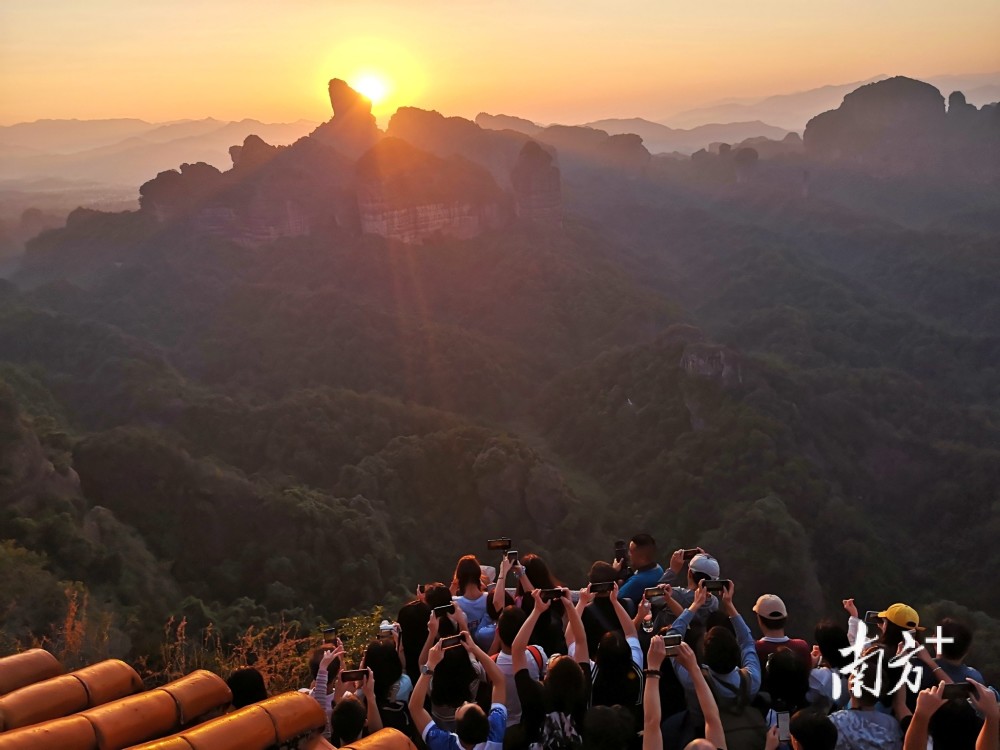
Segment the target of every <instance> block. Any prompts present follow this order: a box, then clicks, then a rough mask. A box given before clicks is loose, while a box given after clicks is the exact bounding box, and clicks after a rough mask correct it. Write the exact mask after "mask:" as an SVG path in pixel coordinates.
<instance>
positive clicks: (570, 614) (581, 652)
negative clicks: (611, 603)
mask: <svg viewBox="0 0 1000 750" xmlns="http://www.w3.org/2000/svg"><path fill="white" fill-rule="evenodd" d="M562 592H563V593H562V603H563V611H564V612H565V613H566V617H567V619H568V620H569V628H570V629H571V630H572V631H573V640H574V641H575V642H576V649H575V651H574V652H573V653H574V656H573V659H574V660H575V661H576V662H577V663H580V664H586V665H587V668H588V669H589V668H590V648H589V647H588V645H587V631H586V630H584V627H583V619H582V618H581V617H580V613H579V612H577V611H576V607H574V606H573V600H572V599H571V598H570V595H569V589H563V590H562ZM612 598H614V595H612ZM535 606H536V607H537V606H538V602H535Z"/></svg>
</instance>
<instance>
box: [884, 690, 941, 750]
mask: <svg viewBox="0 0 1000 750" xmlns="http://www.w3.org/2000/svg"><path fill="white" fill-rule="evenodd" d="M943 690H944V683H943V682H939V683H938V684H937V685H935V686H934V687H930V688H927V689H926V690H921V691H920V693H919V694H918V695H917V707H916V709H915V710H914V711H913V718H912V719H910V726H908V727H907V728H906V737H904V738H903V750H927V738H928V737H929V736H930V724H931V717H932V716H933V715H934V712H935V711H937V710H938V709H939V708H941V706H943V705H944V704H945V703H946V701H945V699H944V698H943V697H942V696H941V693H942V691H943ZM902 692H903V691H902V690H897V691H896V693H897V694H899V693H902Z"/></svg>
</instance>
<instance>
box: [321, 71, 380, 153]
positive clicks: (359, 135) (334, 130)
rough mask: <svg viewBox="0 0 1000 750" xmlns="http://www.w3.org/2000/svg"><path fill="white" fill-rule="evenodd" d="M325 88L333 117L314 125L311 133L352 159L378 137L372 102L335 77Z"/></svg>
mask: <svg viewBox="0 0 1000 750" xmlns="http://www.w3.org/2000/svg"><path fill="white" fill-rule="evenodd" d="M329 92H330V106H331V107H333V118H332V119H330V120H328V121H327V122H325V123H323V124H322V125H320V126H319V127H318V128H316V130H314V131H313V132H312V134H311V137H313V138H315V139H317V140H318V141H320V142H321V143H324V144H326V145H328V146H331V147H332V148H334V149H336V150H337V151H338V152H340V153H341V154H343V155H344V156H347V157H349V158H353V159H356V158H358V157H360V156H361V155H362V154H363V153H365V152H366V151H367V150H368V149H370V148H371V147H372V146H374V145H375V144H376V143H377V142H378V140H379V138H381V137H382V131H380V130H379V129H378V126H377V125H376V124H375V117H374V115H372V103H371V102H370V101H368V99H366V98H365V97H364V96H362V95H361V94H359V93H358V92H357V91H355V90H354V89H352V88H351V87H350V86H349V85H348V84H347V83H346V82H345V81H342V80H341V79H339V78H334V79H333V80H331V81H330V85H329Z"/></svg>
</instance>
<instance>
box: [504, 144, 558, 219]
mask: <svg viewBox="0 0 1000 750" xmlns="http://www.w3.org/2000/svg"><path fill="white" fill-rule="evenodd" d="M510 181H511V184H512V185H513V187H514V208H515V211H516V213H517V216H518V218H519V219H523V220H525V221H528V222H531V223H534V224H544V225H548V226H562V178H561V175H560V173H559V168H558V167H557V166H555V164H554V163H553V159H552V155H551V154H549V153H548V152H547V151H545V150H544V149H543V148H542V147H541V146H539V145H538V144H537V143H535V142H534V141H528V142H527V143H525V144H524V148H522V149H521V154H520V156H518V159H517V164H515V165H514V169H513V170H512V171H511V175H510Z"/></svg>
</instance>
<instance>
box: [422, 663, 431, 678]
mask: <svg viewBox="0 0 1000 750" xmlns="http://www.w3.org/2000/svg"><path fill="white" fill-rule="evenodd" d="M420 674H425V675H427V676H428V677H433V676H434V670H433V669H431V668H430V667H428V666H427V665H426V664H424V666H422V667H421V668H420Z"/></svg>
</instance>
